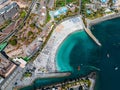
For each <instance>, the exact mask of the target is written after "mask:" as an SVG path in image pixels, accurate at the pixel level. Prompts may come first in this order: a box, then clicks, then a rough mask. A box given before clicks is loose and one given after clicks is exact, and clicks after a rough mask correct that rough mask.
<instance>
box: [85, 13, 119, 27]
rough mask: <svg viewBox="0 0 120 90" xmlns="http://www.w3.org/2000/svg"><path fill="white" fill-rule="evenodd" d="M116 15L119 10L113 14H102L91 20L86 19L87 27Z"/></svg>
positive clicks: (117, 15)
mask: <svg viewBox="0 0 120 90" xmlns="http://www.w3.org/2000/svg"><path fill="white" fill-rule="evenodd" d="M118 17H120V12H119V13H115V14H111V15H108V16H103V17H100V18H97V19H93V20H89V19H86V21H87V28H90V27H91V26H92V25H95V24H97V23H100V22H103V21H106V20H111V19H114V18H118Z"/></svg>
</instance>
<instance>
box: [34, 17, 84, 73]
mask: <svg viewBox="0 0 120 90" xmlns="http://www.w3.org/2000/svg"><path fill="white" fill-rule="evenodd" d="M78 30H83V23H82V22H81V18H80V16H77V17H73V18H70V19H68V20H65V21H63V22H62V23H60V24H58V25H57V26H56V28H55V30H54V31H53V33H52V35H51V37H50V39H49V41H48V42H47V44H46V46H45V47H44V49H43V50H42V52H41V53H40V55H39V56H38V58H36V60H35V61H34V65H35V66H36V67H37V70H36V73H42V72H40V71H39V68H41V67H42V68H44V72H43V73H49V72H56V71H58V70H57V68H56V61H55V56H56V52H57V50H58V47H59V46H60V45H61V43H62V42H63V41H64V39H65V38H66V37H67V36H68V35H69V34H71V33H72V32H75V31H78ZM43 63H44V64H43Z"/></svg>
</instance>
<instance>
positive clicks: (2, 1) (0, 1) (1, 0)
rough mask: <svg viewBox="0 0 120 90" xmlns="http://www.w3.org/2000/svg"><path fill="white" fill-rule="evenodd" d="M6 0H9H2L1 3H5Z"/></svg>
mask: <svg viewBox="0 0 120 90" xmlns="http://www.w3.org/2000/svg"><path fill="white" fill-rule="evenodd" d="M6 1H8V0H0V4H3V3H4V2H6Z"/></svg>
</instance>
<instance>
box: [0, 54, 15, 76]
mask: <svg viewBox="0 0 120 90" xmlns="http://www.w3.org/2000/svg"><path fill="white" fill-rule="evenodd" d="M15 68H16V65H15V64H14V63H13V62H11V61H10V60H8V59H6V58H5V57H4V56H2V57H0V76H2V77H7V76H8V75H9V74H10V73H11V72H12V71H13V70H14V69H15Z"/></svg>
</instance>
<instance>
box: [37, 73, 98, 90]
mask: <svg viewBox="0 0 120 90" xmlns="http://www.w3.org/2000/svg"><path fill="white" fill-rule="evenodd" d="M86 77H87V78H88V79H89V81H90V82H91V84H90V86H89V90H94V88H95V84H96V77H97V74H96V72H91V73H89V74H88V75H87V76H82V77H78V78H74V79H72V80H68V81H63V82H58V83H56V84H50V85H46V86H43V87H41V88H44V89H46V88H52V87H61V86H62V85H65V84H67V83H70V82H71V83H73V82H74V83H75V82H76V83H77V82H78V81H79V80H82V79H83V80H85V79H86ZM82 84H83V83H82ZM80 85H81V84H78V85H75V86H71V87H76V86H80ZM41 88H39V87H38V88H37V90H41Z"/></svg>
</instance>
